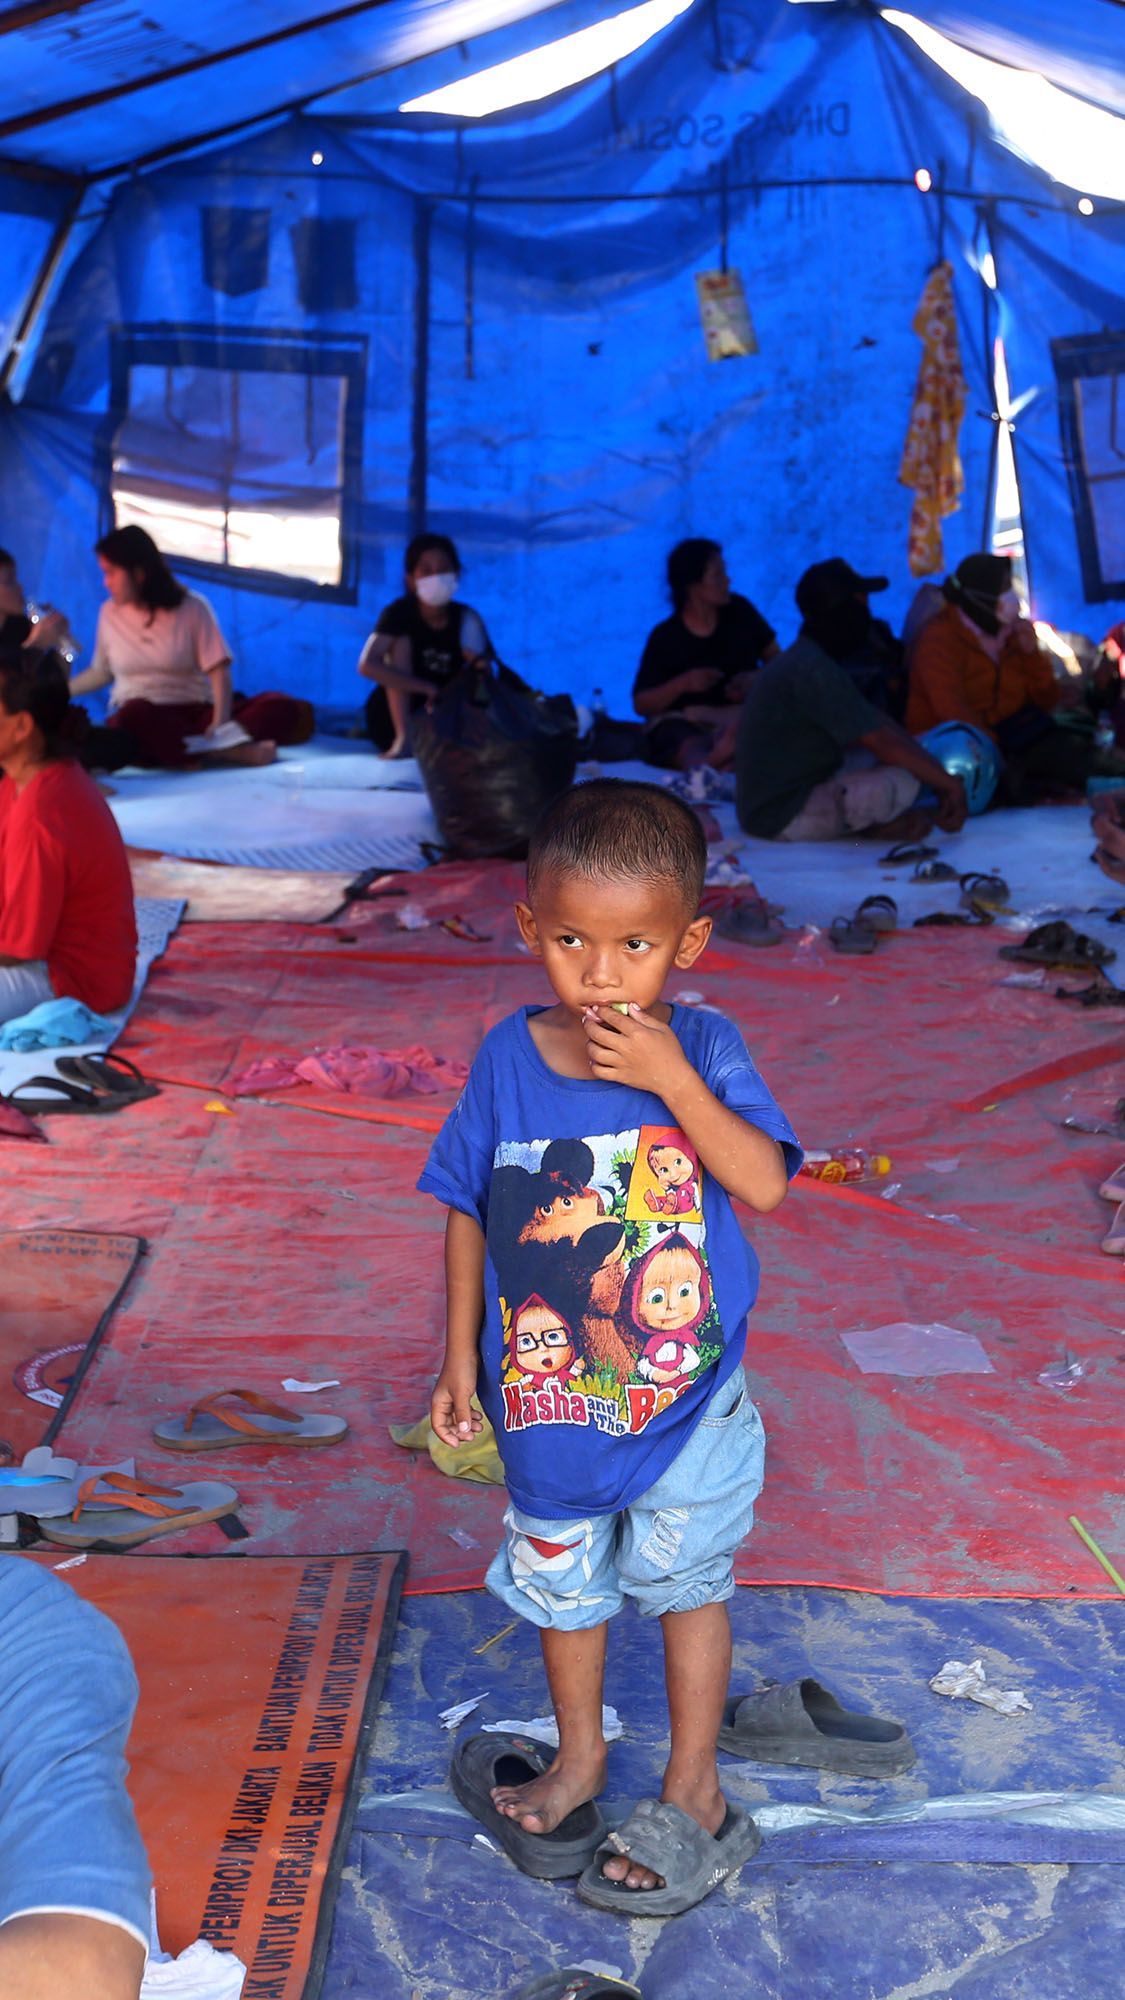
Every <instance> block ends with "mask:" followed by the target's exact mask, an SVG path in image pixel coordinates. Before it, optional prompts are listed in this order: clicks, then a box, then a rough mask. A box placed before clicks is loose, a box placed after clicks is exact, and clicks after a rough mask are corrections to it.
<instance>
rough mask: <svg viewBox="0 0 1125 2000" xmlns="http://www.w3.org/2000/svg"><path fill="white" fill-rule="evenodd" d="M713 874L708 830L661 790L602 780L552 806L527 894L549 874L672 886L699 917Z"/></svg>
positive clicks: (535, 842)
mask: <svg viewBox="0 0 1125 2000" xmlns="http://www.w3.org/2000/svg"><path fill="white" fill-rule="evenodd" d="M706 872H707V842H706V841H705V840H704V838H703V828H702V827H701V826H700V824H699V821H698V819H697V818H696V816H695V814H694V813H693V812H692V810H691V808H690V806H686V805H685V804H684V802H683V800H682V799H678V798H677V797H676V795H675V793H674V792H669V791H666V790H665V789H664V787H663V786H662V785H645V784H636V783H634V782H632V781H631V780H629V779H625V778H595V779H593V780H592V781H591V783H589V784H587V785H575V786H573V787H572V789H571V790H570V791H569V792H564V793H563V794H562V796H561V798H558V799H556V800H555V802H554V804H553V805H551V806H548V808H547V811H546V812H545V813H544V814H543V817H542V819H541V820H540V822H539V824H538V826H537V827H536V829H535V832H534V833H533V834H532V836H531V842H530V845H529V848H528V854H527V890H528V895H529V896H534V894H535V889H536V885H537V883H538V882H540V881H541V880H542V878H543V877H544V876H545V875H551V874H559V875H586V876H591V877H592V876H597V875H609V876H613V877H616V878H618V879H620V878H622V877H623V878H625V879H626V880H628V879H629V878H632V879H634V880H636V881H639V882H668V883H671V884H674V886H675V887H676V888H677V889H678V890H679V891H680V894H681V895H682V897H683V899H684V902H685V904H686V905H688V906H689V907H690V909H691V911H692V913H693V914H694V912H695V911H696V910H697V909H698V907H699V899H700V897H701V895H702V894H703V878H704V876H705V875H706Z"/></svg>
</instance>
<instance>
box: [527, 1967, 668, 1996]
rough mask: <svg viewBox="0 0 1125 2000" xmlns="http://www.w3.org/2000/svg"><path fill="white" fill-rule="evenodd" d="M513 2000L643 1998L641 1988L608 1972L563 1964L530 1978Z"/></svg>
mask: <svg viewBox="0 0 1125 2000" xmlns="http://www.w3.org/2000/svg"><path fill="white" fill-rule="evenodd" d="M510 2000H641V1989H640V1987H639V1986H630V1984H629V1982H628V1980H627V1979H613V1978H611V1977H610V1975H609V1974H608V1973H605V1972H584V1971H583V1970H582V1969H581V1967H580V1966H564V1967H563V1968H562V1969H561V1970H560V1971H558V1972H545V1973H544V1974H543V1977H542V1978H541V1979H531V1980H529V1981H528V1983H527V1985H526V1986H521V1987H520V1989H519V1991H518V1992H517V1993H513V1994H512V1995H511V1996H510Z"/></svg>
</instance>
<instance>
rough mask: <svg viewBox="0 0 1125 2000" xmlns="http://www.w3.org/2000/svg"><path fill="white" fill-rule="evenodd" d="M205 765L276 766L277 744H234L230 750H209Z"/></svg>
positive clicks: (204, 760) (267, 742)
mask: <svg viewBox="0 0 1125 2000" xmlns="http://www.w3.org/2000/svg"><path fill="white" fill-rule="evenodd" d="M203 762H204V763H205V764H252V765H255V766H257V765H259V764H276V762H277V744H276V743H270V742H269V741H266V742H263V743H232V744H231V746H230V748H229V749H228V750H209V751H208V752H207V755H206V756H205V757H204V759H203Z"/></svg>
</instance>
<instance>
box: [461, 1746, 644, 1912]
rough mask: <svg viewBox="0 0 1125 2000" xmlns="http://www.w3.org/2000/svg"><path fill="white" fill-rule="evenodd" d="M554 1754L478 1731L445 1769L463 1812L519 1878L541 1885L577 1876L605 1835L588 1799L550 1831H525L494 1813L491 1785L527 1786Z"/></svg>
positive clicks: (602, 1824) (516, 1822)
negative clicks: (499, 1849)
mask: <svg viewBox="0 0 1125 2000" xmlns="http://www.w3.org/2000/svg"><path fill="white" fill-rule="evenodd" d="M554 1756H555V1752H554V1750H553V1748H552V1747H551V1745H550V1744H549V1743H537V1742H535V1741H534V1739H533V1738H532V1737H530V1736H508V1735H505V1734H502V1733H501V1732H499V1731H496V1732H493V1731H490V1730H481V1731H480V1732H479V1733H478V1734H477V1735H476V1736H468V1737H466V1738H465V1741H464V1742H463V1743H459V1744H458V1745H457V1748H456V1750H455V1751H454V1752H453V1761H452V1763H451V1765H450V1768H449V1782H450V1784H451V1785H452V1787H453V1791H454V1794H455V1796H456V1797H457V1798H458V1799H459V1800H460V1802H461V1804H462V1805H463V1806H464V1808H465V1811H466V1812H470V1813H472V1816H473V1818H474V1819H476V1820H479V1821H480V1823H481V1825H482V1826H483V1827H484V1828H485V1830H486V1832H487V1833H488V1834H490V1835H491V1837H492V1839H493V1840H494V1841H495V1842H496V1844H497V1846H499V1847H502V1848H503V1850H504V1852H505V1854H506V1855H508V1857H509V1859H510V1860H512V1861H514V1862H515V1864H516V1867H517V1868H518V1869H520V1870H521V1872H522V1873H523V1874H524V1875H534V1876H536V1877H537V1879H538V1880H539V1881H541V1882H559V1881H562V1880H563V1879H564V1878H565V1877H566V1876H568V1875H581V1873H582V1870H583V1869H584V1868H585V1867H586V1866H587V1865H588V1863H589V1862H590V1861H591V1860H592V1859H593V1857H594V1855H595V1854H596V1853H597V1850H598V1848H599V1847H600V1846H601V1844H602V1842H603V1840H604V1839H605V1837H606V1825H605V1821H604V1819H603V1818H602V1816H601V1812H600V1811H599V1809H598V1807H597V1806H596V1805H595V1804H594V1802H593V1800H592V1799H590V1800H588V1801H587V1803H586V1804H585V1805H581V1806H576V1807H575V1810H574V1811H573V1812H571V1813H568V1814H567V1816H566V1818H565V1819H563V1820H560V1821H559V1824H558V1825H557V1826H556V1827H555V1828H554V1830H553V1832H551V1833H528V1832H527V1831H526V1830H525V1829H524V1828H523V1827H522V1826H521V1825H520V1823H519V1821H518V1820H516V1819H509V1818H508V1816H507V1814H506V1813H502V1812H498V1811H497V1810H496V1807H495V1806H494V1805H493V1803H492V1790H493V1787H494V1786H495V1785H527V1784H530V1783H531V1781H532V1780H533V1779H534V1778H541V1777H542V1776H543V1773H544V1772H545V1771H546V1770H547V1769H548V1768H549V1766H550V1765H551V1763H552V1762H553V1761H554Z"/></svg>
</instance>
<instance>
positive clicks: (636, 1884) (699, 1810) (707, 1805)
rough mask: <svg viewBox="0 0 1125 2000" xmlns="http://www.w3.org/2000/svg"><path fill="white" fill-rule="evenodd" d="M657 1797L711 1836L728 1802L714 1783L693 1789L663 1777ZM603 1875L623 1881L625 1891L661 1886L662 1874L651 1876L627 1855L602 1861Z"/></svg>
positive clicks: (722, 1816)
mask: <svg viewBox="0 0 1125 2000" xmlns="http://www.w3.org/2000/svg"><path fill="white" fill-rule="evenodd" d="M660 1797H661V1801H662V1803H663V1804H665V1805H670V1806H679V1808H680V1811H681V1812H686V1813H689V1814H690V1816H691V1818H692V1819H695V1820H698V1821H699V1824H700V1826H702V1827H705V1828H706V1830H707V1832H708V1833H711V1834H715V1833H718V1831H719V1828H720V1827H721V1826H722V1823H723V1821H724V1819H725V1818H726V1811H727V1802H726V1800H725V1799H724V1797H723V1795H722V1792H721V1791H720V1790H719V1786H718V1783H717V1782H715V1781H711V1780H708V1781H705V1782H702V1783H697V1784H695V1785H692V1786H687V1785H678V1784H676V1782H675V1781H674V1780H672V1779H669V1777H668V1776H667V1774H665V1778H664V1787H663V1790H662V1791H661V1794H660ZM602 1874H603V1875H604V1876H605V1878H606V1881H607V1882H622V1883H624V1885H625V1887H626V1888H627V1889H662V1888H663V1887H664V1877H663V1876H662V1875H654V1874H653V1872H652V1870H651V1869H650V1868H640V1867H638V1866H637V1864H636V1863H635V1862H633V1861H630V1859H629V1857H628V1855H627V1854H618V1855H615V1856H614V1857H613V1859H612V1860H611V1861H605V1862H603V1863H602Z"/></svg>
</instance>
